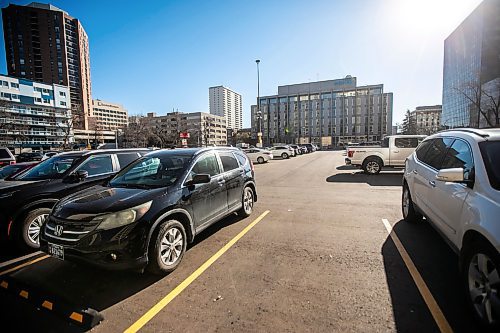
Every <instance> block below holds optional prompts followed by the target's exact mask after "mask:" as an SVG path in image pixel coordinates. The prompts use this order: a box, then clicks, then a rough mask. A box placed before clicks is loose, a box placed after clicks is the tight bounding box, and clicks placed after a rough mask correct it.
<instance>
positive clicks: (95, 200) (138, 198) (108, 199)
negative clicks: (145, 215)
mask: <svg viewBox="0 0 500 333" xmlns="http://www.w3.org/2000/svg"><path fill="white" fill-rule="evenodd" d="M166 193H167V192H166V191H165V188H160V189H136V188H121V187H106V186H100V185H98V186H94V187H91V188H88V189H86V190H83V191H80V192H77V193H75V194H73V195H70V196H68V197H66V198H63V199H62V200H61V201H59V202H58V203H57V205H56V206H55V207H54V209H53V210H52V214H53V215H54V216H56V217H58V218H63V219H70V220H89V219H92V218H93V217H95V216H96V215H101V214H105V213H111V212H117V211H121V210H125V209H127V208H132V207H135V206H139V205H141V204H143V203H145V202H148V201H151V200H153V199H154V198H157V197H159V196H161V195H164V194H166Z"/></svg>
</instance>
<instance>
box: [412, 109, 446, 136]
mask: <svg viewBox="0 0 500 333" xmlns="http://www.w3.org/2000/svg"><path fill="white" fill-rule="evenodd" d="M441 113H442V107H441V105H431V106H417V107H416V108H415V110H414V111H411V112H410V116H411V117H412V118H413V120H414V122H415V127H416V134H425V135H431V134H434V133H436V132H439V131H440V130H441V129H442V127H441Z"/></svg>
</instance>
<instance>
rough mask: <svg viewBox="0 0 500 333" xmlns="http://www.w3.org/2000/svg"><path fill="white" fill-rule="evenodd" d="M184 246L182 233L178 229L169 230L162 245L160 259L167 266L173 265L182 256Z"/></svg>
mask: <svg viewBox="0 0 500 333" xmlns="http://www.w3.org/2000/svg"><path fill="white" fill-rule="evenodd" d="M183 246H184V238H183V237H182V232H181V231H180V230H179V229H177V228H176V227H172V228H170V229H168V230H167V232H166V233H165V234H164V235H163V238H162V240H161V245H160V252H159V255H160V259H161V261H162V262H163V263H164V264H165V265H168V266H170V265H173V264H174V263H175V262H176V261H177V260H178V259H179V257H180V256H181V253H182V248H183Z"/></svg>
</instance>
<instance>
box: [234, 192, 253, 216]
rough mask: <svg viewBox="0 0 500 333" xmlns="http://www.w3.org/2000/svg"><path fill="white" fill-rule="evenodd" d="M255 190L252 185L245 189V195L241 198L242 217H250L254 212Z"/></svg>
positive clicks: (239, 212)
mask: <svg viewBox="0 0 500 333" xmlns="http://www.w3.org/2000/svg"><path fill="white" fill-rule="evenodd" d="M254 202H255V200H254V195H253V190H252V188H251V187H250V186H247V187H245V189H244V190H243V195H242V198H241V204H242V207H241V209H240V210H239V211H238V215H239V216H241V217H248V216H250V215H251V214H252V211H253V204H254Z"/></svg>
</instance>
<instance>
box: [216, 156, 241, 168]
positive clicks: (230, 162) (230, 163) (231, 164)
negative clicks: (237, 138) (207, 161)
mask: <svg viewBox="0 0 500 333" xmlns="http://www.w3.org/2000/svg"><path fill="white" fill-rule="evenodd" d="M219 156H220V159H221V161H222V166H223V167H224V171H230V170H234V169H238V168H239V167H240V166H239V164H238V161H236V158H234V156H233V154H228V153H219Z"/></svg>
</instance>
